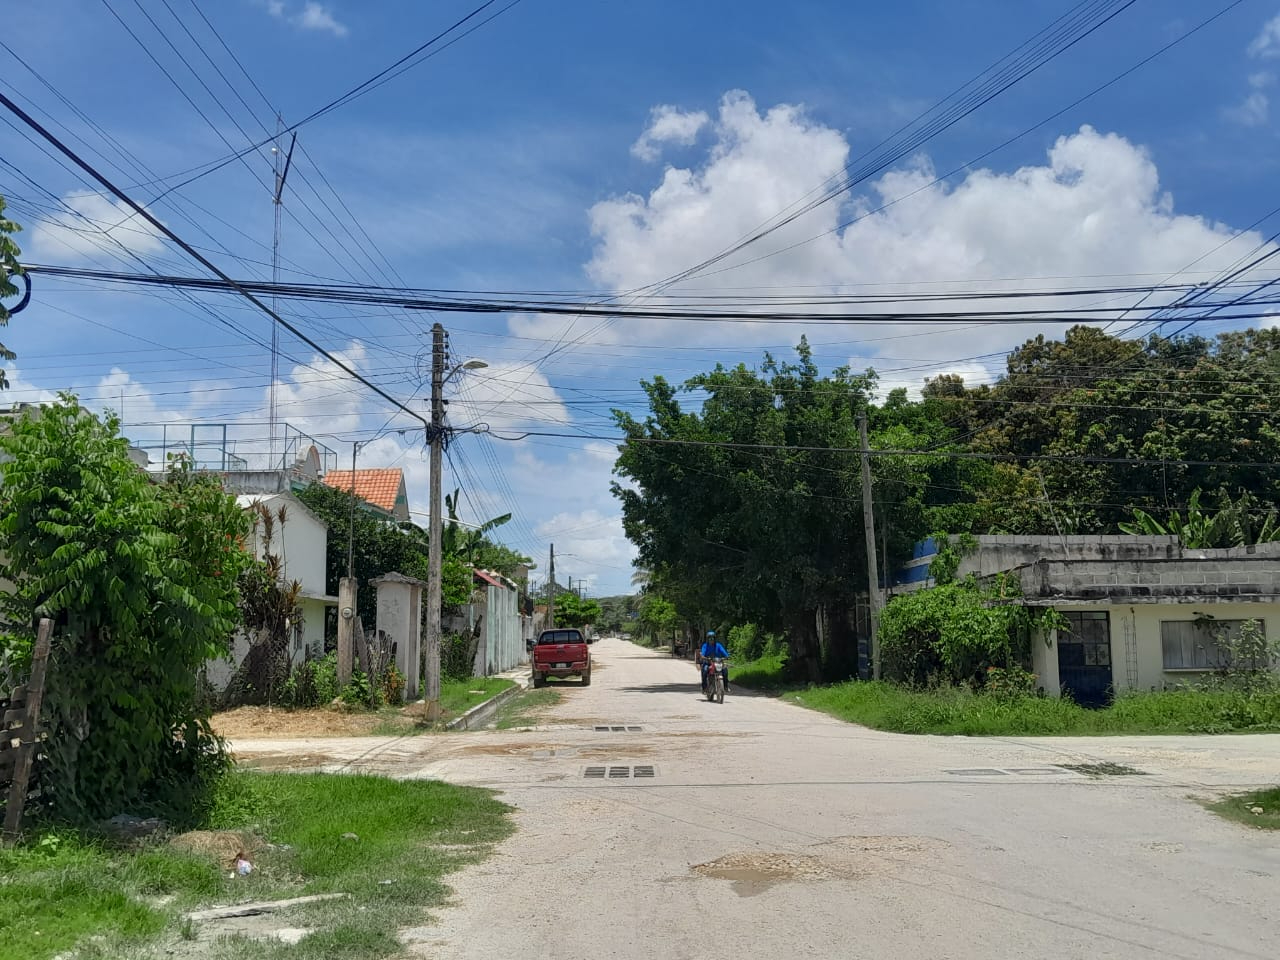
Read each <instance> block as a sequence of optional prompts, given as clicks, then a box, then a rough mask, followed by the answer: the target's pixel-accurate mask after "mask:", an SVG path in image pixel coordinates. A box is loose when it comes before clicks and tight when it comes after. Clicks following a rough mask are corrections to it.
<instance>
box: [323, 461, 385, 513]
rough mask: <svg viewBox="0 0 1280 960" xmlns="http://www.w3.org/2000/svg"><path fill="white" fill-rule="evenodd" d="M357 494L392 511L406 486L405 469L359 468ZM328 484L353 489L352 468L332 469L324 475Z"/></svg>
mask: <svg viewBox="0 0 1280 960" xmlns="http://www.w3.org/2000/svg"><path fill="white" fill-rule="evenodd" d="M355 474H356V482H355V494H356V496H357V497H359V498H360V499H361V500H364V501H366V502H367V503H371V504H373V505H374V506H375V507H378V508H380V509H382V510H385V511H387V513H391V512H393V511H394V510H395V508H396V500H397V498H398V497H399V496H400V490H401V488H402V487H403V486H404V471H403V470H401V469H400V468H399V467H386V468H382V469H374V470H357V471H355ZM324 482H325V485H326V486H330V487H337V488H338V489H339V490H346V491H347V492H350V491H351V471H350V470H330V471H329V472H328V473H326V474H325V475H324Z"/></svg>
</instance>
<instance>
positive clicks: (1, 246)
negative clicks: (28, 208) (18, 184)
mask: <svg viewBox="0 0 1280 960" xmlns="http://www.w3.org/2000/svg"><path fill="white" fill-rule="evenodd" d="M4 208H5V202H4V197H0V327H3V326H7V325H8V323H9V311H8V310H7V309H5V306H4V303H3V302H2V301H3V300H4V298H5V297H12V296H13V295H14V294H16V293H17V292H18V287H17V284H15V283H14V282H13V280H12V279H10V278H11V277H14V276H17V275H21V274H22V272H23V271H22V265H21V264H20V263H19V262H18V257H19V255H20V254H21V253H22V250H21V249H19V247H18V245H17V244H16V243H14V242H13V236H12V235H13V234H15V233H18V232H19V231H20V230H22V227H20V226H18V225H17V224H16V223H14V222H13V221H12V220H9V219H7V218H6V217H5V215H4ZM17 356H18V355H17V354H16V353H14V352H13V351H12V350H10V349H9V348H8V347H6V346H5V345H4V344H3V343H0V360H14V359H16V358H17ZM8 386H9V379H8V377H6V376H5V372H4V370H0V390H3V389H5V388H6V387H8Z"/></svg>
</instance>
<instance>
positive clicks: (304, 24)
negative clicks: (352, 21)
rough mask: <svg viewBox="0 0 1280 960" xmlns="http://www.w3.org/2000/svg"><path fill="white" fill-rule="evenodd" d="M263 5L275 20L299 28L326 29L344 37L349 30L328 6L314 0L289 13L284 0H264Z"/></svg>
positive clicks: (309, 0) (308, 0)
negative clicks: (295, 11) (297, 10)
mask: <svg viewBox="0 0 1280 960" xmlns="http://www.w3.org/2000/svg"><path fill="white" fill-rule="evenodd" d="M263 6H264V7H265V8H266V10H267V13H269V14H271V16H273V17H275V18H276V19H277V20H280V21H282V22H284V23H290V24H293V25H294V26H295V27H298V28H299V29H301V30H320V31H327V32H328V33H332V34H333V35H334V36H335V37H345V36H346V35H347V34H348V33H349V32H350V31H349V30H348V29H347V26H346V24H344V23H341V22H339V21H338V18H337V17H335V16H334V15H333V13H332V12H331V11H330V10H329V8H328V7H326V6H325V5H324V4H322V3H316V2H315V0H307V2H306V3H304V4H303V5H302V9H301V10H300V11H299V12H298V13H290V12H289V8H288V7H287V6H286V4H285V2H284V0H264V2H263Z"/></svg>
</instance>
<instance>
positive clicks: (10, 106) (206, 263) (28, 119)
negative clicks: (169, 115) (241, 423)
mask: <svg viewBox="0 0 1280 960" xmlns="http://www.w3.org/2000/svg"><path fill="white" fill-rule="evenodd" d="M0 105H2V106H4V107H5V108H6V109H7V110H8V111H9V112H10V113H12V114H13V115H14V116H16V117H17V118H18V119H19V120H21V121H22V122H23V123H25V124H26V125H27V126H28V127H30V128H31V129H32V130H34V131H35V132H36V133H38V134H39V135H40V136H41V137H43V138H44V139H45V140H46V141H48V142H49V143H50V144H51V145H52V146H53V147H54V148H55V149H56V150H58V151H59V152H60V153H62V154H63V155H64V156H65V157H66V158H67V159H68V160H70V161H71V162H72V163H74V164H75V165H76V166H78V167H79V168H80V169H81V170H83V171H84V172H85V173H87V174H88V175H89V176H91V177H92V178H93V179H94V180H96V181H97V182H98V183H100V184H101V185H102V186H103V187H104V188H105V189H107V190H108V191H110V192H111V193H112V194H113V195H114V196H115V197H116V198H117V199H118V200H120V201H121V202H122V203H125V204H127V205H128V206H129V207H130V208H132V209H133V210H134V212H135V213H137V214H138V215H139V216H141V217H142V218H143V219H145V220H146V221H147V222H148V223H150V224H151V225H152V226H153V227H155V228H156V229H157V230H159V231H160V232H161V233H163V234H164V235H165V236H166V237H168V238H169V239H170V240H171V241H172V242H173V243H175V244H177V245H178V246H179V247H181V248H182V249H183V250H184V251H185V252H186V253H187V255H188V256H190V257H191V259H193V260H195V261H196V262H197V263H199V264H200V265H201V266H203V267H204V268H205V269H207V270H208V271H209V272H211V273H213V274H214V275H215V276H217V277H218V278H219V279H220V280H221V281H222V282H223V283H225V284H227V285H228V286H230V287H231V288H232V289H234V290H236V291H238V292H239V293H240V294H241V296H243V297H244V298H245V299H247V300H248V301H249V302H250V303H252V304H253V305H254V306H256V307H257V308H258V309H259V310H261V311H262V312H263V313H265V314H266V315H267V316H269V317H271V319H272V320H273V321H274V322H275V323H277V324H279V325H280V326H282V327H283V328H284V329H286V330H288V331H289V332H290V333H291V334H293V335H294V336H295V337H297V338H298V339H299V340H301V341H302V342H303V343H305V344H306V345H307V346H309V347H311V348H312V349H314V350H316V351H317V352H318V353H319V354H320V355H321V356H323V357H324V358H325V359H327V360H328V361H329V362H331V363H333V364H334V365H335V366H336V367H338V368H339V369H340V370H342V371H343V372H344V373H346V374H347V375H348V376H349V377H351V378H352V379H353V380H357V381H359V382H360V383H363V384H364V385H365V386H366V387H368V388H369V389H370V390H372V391H373V392H374V393H376V394H378V396H380V397H382V398H383V399H384V400H386V401H387V402H389V403H390V404H391V405H392V406H395V407H399V408H400V409H401V410H403V411H405V412H406V413H408V414H409V415H410V416H412V417H414V418H415V419H417V420H420V421H421V422H422V423H423V425H424V426H425V425H426V423H427V421H426V420H425V419H424V418H423V417H422V416H421V415H420V414H418V413H416V412H414V411H413V410H410V409H409V408H408V407H406V406H405V405H404V404H402V403H401V402H400V401H399V400H397V399H396V398H395V397H393V396H391V394H389V393H387V392H386V391H385V390H383V389H382V388H381V387H379V386H378V385H377V384H376V383H374V382H373V381H371V380H369V379H367V378H366V377H364V376H363V375H362V374H360V373H359V372H357V371H356V370H354V369H352V368H351V367H350V366H348V365H347V364H346V363H345V362H344V361H343V360H341V359H339V358H338V357H336V356H334V355H333V354H331V353H330V352H329V351H328V350H326V349H325V348H324V347H322V346H320V344H319V343H317V342H316V341H315V340H313V339H311V338H310V337H309V336H307V334H305V333H303V332H302V331H301V330H299V329H298V328H297V327H296V326H294V325H293V324H292V323H290V322H289V321H288V320H285V319H284V318H283V317H282V316H280V315H279V314H278V313H276V312H275V311H274V310H272V309H271V308H270V307H268V306H267V305H266V304H265V303H263V302H262V301H261V300H259V299H258V298H257V297H256V296H254V294H253V293H251V292H250V291H249V290H247V289H245V288H244V287H243V286H242V285H241V284H240V283H238V282H237V281H235V280H233V279H232V278H231V277H230V276H228V275H227V274H226V273H224V272H223V271H222V270H221V269H220V268H219V267H218V266H217V265H215V264H214V263H213V262H212V261H211V260H209V259H208V258H207V257H205V256H204V255H203V254H202V253H200V251H198V250H196V249H195V248H194V247H192V246H191V245H190V244H188V243H187V242H186V241H185V240H183V239H182V238H181V237H179V236H178V235H177V234H176V233H174V232H173V231H172V230H170V229H169V228H168V227H167V226H165V225H164V224H163V223H161V222H160V221H159V220H157V219H156V218H155V217H154V216H152V215H151V213H150V212H148V211H147V210H146V208H145V207H143V206H142V205H141V204H139V203H137V202H136V201H135V200H134V199H133V198H132V197H130V196H129V195H128V194H126V193H125V192H124V191H123V190H121V189H120V188H119V187H117V186H116V185H115V184H114V183H112V182H111V181H110V180H109V179H107V177H105V176H104V175H103V174H101V173H99V172H98V170H97V169H95V168H94V167H93V166H92V165H91V164H89V163H88V162H87V161H86V160H84V159H82V158H81V157H80V156H79V155H78V154H77V153H76V152H75V151H73V150H72V149H71V148H70V147H68V146H67V145H66V144H65V143H63V142H62V141H61V140H59V139H58V138H57V137H56V136H54V135H53V134H52V133H51V132H49V130H47V129H46V128H45V127H44V126H43V125H41V124H40V122H39V121H37V120H36V119H35V118H34V117H32V116H31V115H30V114H29V113H27V112H26V111H25V110H23V109H22V108H21V107H19V106H18V105H17V104H16V103H14V102H13V101H12V100H11V99H9V97H8V96H7V95H5V94H4V93H3V92H2V91H0Z"/></svg>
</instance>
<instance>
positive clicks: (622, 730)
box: [592, 724, 644, 733]
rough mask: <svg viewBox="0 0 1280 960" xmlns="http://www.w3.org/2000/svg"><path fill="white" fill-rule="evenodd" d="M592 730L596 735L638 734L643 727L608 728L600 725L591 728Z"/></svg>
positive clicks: (608, 726)
mask: <svg viewBox="0 0 1280 960" xmlns="http://www.w3.org/2000/svg"><path fill="white" fill-rule="evenodd" d="M592 729H593V730H595V732H596V733H640V732H641V731H643V730H644V727H628V726H622V725H618V726H610V725H604V724H602V725H600V726H597V727H592Z"/></svg>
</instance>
